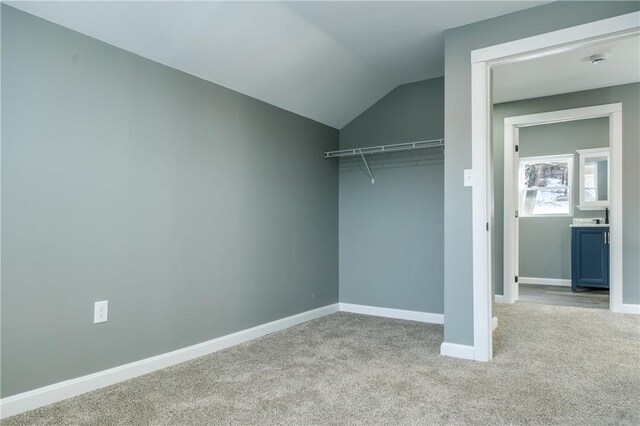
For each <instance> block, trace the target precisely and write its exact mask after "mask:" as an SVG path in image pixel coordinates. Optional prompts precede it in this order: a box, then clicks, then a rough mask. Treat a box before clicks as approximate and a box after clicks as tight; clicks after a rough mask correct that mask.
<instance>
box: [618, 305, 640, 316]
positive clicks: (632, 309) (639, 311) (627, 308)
mask: <svg viewBox="0 0 640 426" xmlns="http://www.w3.org/2000/svg"><path fill="white" fill-rule="evenodd" d="M620 312H621V313H623V314H636V315H640V305H632V304H630V303H623V304H622V305H620Z"/></svg>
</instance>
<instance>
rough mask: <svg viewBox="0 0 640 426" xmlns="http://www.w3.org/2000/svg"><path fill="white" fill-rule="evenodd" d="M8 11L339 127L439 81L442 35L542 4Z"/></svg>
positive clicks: (150, 5)
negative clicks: (415, 86)
mask: <svg viewBox="0 0 640 426" xmlns="http://www.w3.org/2000/svg"><path fill="white" fill-rule="evenodd" d="M7 3H8V4H9V5H11V6H13V7H16V8H18V9H21V10H23V11H25V12H28V13H31V14H33V15H36V16H39V17H41V18H44V19H46V20H49V21H52V22H54V23H57V24H60V25H62V26H65V27H67V28H70V29H72V30H75V31H78V32H80V33H83V34H86V35H88V36H91V37H94V38H96V39H99V40H102V41H104V42H106V43H109V44H112V45H114V46H117V47H120V48H122V49H125V50H128V51H130V52H133V53H135V54H138V55H140V56H143V57H146V58H149V59H152V60H154V61H157V62H159V63H161V64H164V65H168V66H170V67H173V68H176V69H179V70H182V71H184V72H187V73H189V74H192V75H195V76H198V77H200V78H203V79H205V80H209V81H212V82H214V83H217V84H220V85H222V86H225V87H228V88H230V89H233V90H236V91H238V92H241V93H244V94H246V95H249V96H252V97H255V98H258V99H260V100H263V101H265V102H268V103H270V104H273V105H276V106H278V107H281V108H283V109H286V110H288V111H292V112H294V113H297V114H300V115H303V116H306V117H309V118H311V119H313V120H316V121H319V122H321V123H324V124H328V125H330V126H332V127H335V128H342V127H343V126H344V125H345V124H347V123H349V122H350V121H351V120H352V119H354V118H355V117H357V116H358V115H359V114H360V113H362V112H363V111H364V110H366V109H367V108H368V107H369V106H371V105H372V104H373V103H375V102H376V101H377V100H378V99H380V98H381V97H382V96H384V95H385V94H386V93H388V92H389V91H391V90H392V89H394V88H395V87H397V86H398V85H401V84H404V83H409V82H413V81H418V80H423V79H427V78H432V77H438V76H441V75H443V74H444V36H443V31H444V30H445V29H448V28H454V27H457V26H461V25H465V24H469V23H472V22H476V21H481V20H485V19H489V18H492V17H495V16H499V15H504V14H507V13H511V12H515V11H518V10H522V9H526V8H529V7H533V6H537V5H539V4H542V3H546V2H544V1H469V2H458V1H455V2H452V1H447V2H445V1H440V2H395V1H394V2H392V1H387V2H235V1H234V2H230V1H229V2H149V1H146V2H145V1H142V2H140V1H139V2H132V1H126V2H106V1H104V2H102V1H97V2H95V1H85V2H38V1H35V2H7Z"/></svg>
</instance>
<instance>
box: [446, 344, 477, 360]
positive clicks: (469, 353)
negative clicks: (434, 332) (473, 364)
mask: <svg viewBox="0 0 640 426" xmlns="http://www.w3.org/2000/svg"><path fill="white" fill-rule="evenodd" d="M475 352H476V350H475V348H474V347H473V346H468V345H459V344H457V343H448V342H444V343H443V344H442V345H440V355H444V356H451V357H454V358H462V359H471V360H474V359H476V358H475Z"/></svg>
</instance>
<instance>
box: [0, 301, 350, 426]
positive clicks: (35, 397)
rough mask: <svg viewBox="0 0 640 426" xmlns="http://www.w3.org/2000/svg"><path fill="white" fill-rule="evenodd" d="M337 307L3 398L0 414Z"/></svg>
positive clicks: (74, 393) (335, 306) (108, 382)
mask: <svg viewBox="0 0 640 426" xmlns="http://www.w3.org/2000/svg"><path fill="white" fill-rule="evenodd" d="M338 310H339V304H338V303H335V304H333V305H328V306H324V307H322V308H318V309H313V310H311V311H307V312H302V313H300V314H297V315H292V316H290V317H286V318H282V319H279V320H276V321H272V322H269V323H266V324H262V325H259V326H256V327H252V328H249V329H246V330H242V331H238V332H237V333H233V334H228V335H226V336H222V337H218V338H216V339H213V340H209V341H207V342H203V343H198V344H196V345H192V346H188V347H186V348H182V349H178V350H175V351H172V352H167V353H165V354H162V355H157V356H154V357H151V358H146V359H142V360H140V361H135V362H132V363H130V364H125V365H121V366H119V367H114V368H110V369H108V370H104V371H99V372H97V373H93V374H89V375H86V376H82V377H78V378H75V379H71V380H65V381H64V382H59V383H55V384H52V385H49V386H44V387H42V388H38V389H34V390H31V391H28V392H23V393H20V394H17V395H12V396H9V397H6V398H2V399H1V400H0V418H6V417H9V416H13V415H15V414H20V413H23V412H25V411H28V410H33V409H35V408H38V407H42V406H44V405H49V404H53V403H54V402H58V401H62V400H63V399H67V398H72V397H74V396H77V395H80V394H83V393H85V392H89V391H92V390H96V389H99V388H102V387H105V386H110V385H113V384H115V383H118V382H122V381H124V380H129V379H132V378H134V377H138V376H141V375H143V374H147V373H151V372H153V371H156V370H160V369H162V368H166V367H169V366H172V365H175V364H179V363H181V362H185V361H189V360H191V359H194V358H199V357H201V356H204V355H208V354H211V353H213V352H217V351H219V350H222V349H226V348H228V347H231V346H234V345H238V344H240V343H244V342H248V341H250V340H253V339H257V338H258V337H262V336H266V335H267V334H271V333H274V332H276V331H280V330H284V329H286V328H289V327H292V326H294V325H298V324H302V323H303V322H306V321H310V320H312V319H316V318H320V317H323V316H325V315H329V314H332V313H335V312H338Z"/></svg>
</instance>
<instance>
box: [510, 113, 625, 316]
mask: <svg viewBox="0 0 640 426" xmlns="http://www.w3.org/2000/svg"><path fill="white" fill-rule="evenodd" d="M598 118H601V119H605V120H606V122H607V123H606V124H608V126H607V128H608V143H607V146H606V147H597V148H591V147H589V148H590V149H588V150H585V149H580V148H585V147H587V146H585V145H583V144H584V143H585V142H584V139H586V138H584V137H583V138H582V139H583V140H582V141H571V143H570V144H571V145H575V146H572V147H571V149H568V148H566V147H560V148H559V151H558V152H555V153H554V154H555V155H551V156H546V157H527V156H526V154H525V152H526V151H524V150H523V149H522V148H524V147H523V146H522V142H523V141H522V140H521V131H526V130H528V129H532V128H536V127H539V126H548V125H552V124H562V125H565V124H573V123H575V122H578V121H583V122H584V123H585V124H589V122H591V123H593V124H597V122H596V123H594V119H598ZM591 127H593V126H591ZM587 130H588V131H593V130H592V129H591V128H588V129H587ZM596 139H598V138H596ZM598 144H599V142H596V145H598ZM576 147H577V148H578V149H575V148H576ZM607 148H608V149H610V152H613V153H616V154H617V155H614V156H611V155H607V157H606V158H607V166H606V171H607V179H606V180H607V182H611V184H610V185H609V184H607V185H606V190H605V189H604V185H603V189H602V190H601V191H600V192H601V193H609V192H611V193H612V194H611V195H612V196H611V201H610V204H605V203H603V202H593V203H591V204H593V205H594V206H593V207H589V206H588V203H587V202H585V201H584V198H585V197H584V196H583V193H584V191H585V179H584V176H583V175H584V173H583V172H584V170H585V161H584V158H585V157H586V156H587V155H589V154H593V153H595V151H596V150H602V151H603V152H608V151H607ZM547 149H549V148H547ZM565 151H566V152H567V153H566V154H565ZM587 151H588V152H587ZM574 152H575V153H576V154H575V155H574ZM547 153H548V152H547ZM559 153H563V154H560V155H558V154H559ZM621 153H622V104H621V103H615V104H607V105H598V106H591V107H583V108H574V109H568V110H561V111H550V112H545V113H539V114H529V115H522V116H513V117H508V118H506V119H505V120H504V213H503V214H504V215H503V217H504V252H503V253H504V259H503V264H504V268H503V270H504V275H503V283H504V284H503V287H504V300H503V302H505V303H514V302H516V301H517V300H519V298H520V297H519V296H520V294H519V289H520V286H521V285H525V286H527V287H525V288H526V290H527V294H526V296H527V297H530V298H531V299H533V300H534V301H535V300H536V298H538V299H544V294H543V293H542V292H543V291H545V292H548V294H547V297H548V299H549V300H550V302H553V299H555V302H554V303H557V304H562V301H563V300H564V301H565V302H568V301H570V300H571V299H570V297H569V298H567V296H570V295H571V293H570V292H569V291H568V289H567V287H566V286H567V284H569V285H571V281H570V280H569V283H566V281H567V280H566V275H567V274H566V273H565V276H564V277H562V276H554V277H539V276H538V275H540V274H531V273H529V274H525V273H522V274H521V272H520V270H521V268H520V258H521V256H520V254H521V243H522V241H521V239H520V229H521V226H522V225H524V224H522V223H521V222H522V221H523V220H525V221H529V223H530V222H531V221H532V220H536V221H537V223H536V226H535V227H533V226H531V225H529V227H528V228H533V230H534V232H537V233H538V234H540V233H549V232H555V233H556V235H551V236H550V235H546V236H547V237H551V238H553V239H556V240H559V239H561V238H562V239H563V240H564V239H566V240H567V244H564V246H565V247H562V249H563V251H564V252H563V253H561V254H563V255H565V256H568V255H569V253H570V250H571V248H570V247H567V246H570V240H569V237H570V236H569V234H568V232H569V230H568V229H554V227H553V225H552V226H548V225H547V224H543V225H540V224H539V223H540V221H547V222H548V221H551V220H555V222H559V223H560V225H561V226H564V225H568V226H577V224H578V223H585V225H584V226H589V227H591V226H594V225H600V226H598V227H597V228H596V227H592V228H590V229H591V230H595V229H600V228H603V229H605V231H603V232H605V233H604V234H603V244H605V245H607V246H608V247H605V248H606V250H607V251H608V253H609V259H607V263H606V264H607V266H608V265H612V266H615V267H609V268H607V269H610V270H611V279H610V285H609V280H608V279H607V286H608V287H609V288H610V293H609V295H610V297H608V296H607V295H606V294H604V293H603V292H595V293H593V294H592V296H593V297H592V298H591V299H590V300H587V299H586V298H585V303H584V305H585V306H588V305H589V304H591V305H594V306H597V305H598V304H599V303H601V300H602V298H603V297H602V296H605V297H606V299H607V302H608V304H609V306H608V308H610V309H611V310H612V311H615V308H616V307H617V304H622V296H621V294H622V288H621V285H622V276H621V274H622V268H621V265H622V263H621V259H618V258H619V257H621V256H622V238H623V236H622V232H621V231H618V233H617V234H616V236H618V238H615V239H611V241H613V242H614V243H615V246H612V245H611V244H608V241H609V238H608V236H609V235H608V234H606V232H607V231H606V228H608V227H609V223H608V222H609V218H608V213H607V214H605V215H606V218H604V217H603V218H600V217H594V216H593V215H591V217H582V218H576V216H579V215H578V214H577V212H578V211H583V210H584V211H585V212H587V211H588V212H596V213H597V214H598V215H599V214H600V212H603V213H604V211H603V210H604V208H607V210H606V212H608V211H609V210H608V209H609V207H610V210H611V211H612V212H613V211H615V212H621V211H622V199H623V196H622V191H621V188H622V185H621V183H622V162H621ZM523 154H524V155H525V156H524V157H523V156H522V155H523ZM576 156H577V157H578V158H574V157H576ZM587 158H588V157H587ZM576 160H577V161H576ZM596 164H597V163H596ZM551 165H553V167H554V168H555V170H559V171H561V172H562V170H565V172H564V174H563V176H565V175H566V178H565V179H566V181H565V182H562V183H561V184H564V185H565V186H566V188H567V189H565V190H564V191H563V190H562V187H561V186H558V185H560V184H558V183H554V185H556V186H554V187H553V189H547V188H550V187H549V186H548V184H546V183H545V188H544V189H539V188H538V187H536V186H534V187H532V188H526V189H523V185H524V184H525V182H524V180H525V179H524V178H525V173H526V172H527V171H528V170H537V169H540V168H542V167H545V166H548V168H550V167H551ZM534 166H535V167H534ZM574 168H575V169H576V170H575V173H574ZM601 168H602V169H605V167H601ZM546 180H551V181H552V180H553V179H546ZM539 192H544V193H548V194H549V195H554V193H560V194H561V195H564V197H565V198H564V199H560V198H559V197H558V198H557V199H560V201H557V199H553V200H552V201H551V202H548V201H547V202H545V201H546V199H547V198H549V197H537V199H538V200H540V199H542V200H543V202H539V203H538V205H535V203H534V205H531V206H529V205H525V204H526V202H525V201H524V199H525V198H526V196H527V195H528V194H533V195H534V197H535V196H536V195H540V194H539ZM529 198H531V197H529ZM576 203H578V205H577V206H575V204H576ZM574 210H575V211H576V213H574ZM521 218H522V219H521ZM569 218H572V219H573V221H572V222H573V223H571V221H570V219H569ZM558 219H560V221H558ZM565 222H566V223H565ZM605 222H607V223H605ZM569 223H571V224H570V225H569ZM617 225H620V223H618V224H617ZM620 226H621V225H620ZM528 228H525V229H528ZM617 228H619V227H616V230H617ZM575 231H577V229H576V230H572V232H575ZM565 233H566V235H565ZM565 237H567V238H565ZM544 249H546V247H544V245H543V248H542V250H544ZM528 251H529V252H531V253H535V252H537V251H540V247H537V248H536V249H535V250H534V249H531V250H528ZM523 257H524V258H525V259H526V258H527V256H523ZM619 260H620V261H619ZM565 262H566V260H565ZM565 262H562V261H561V260H560V261H556V262H553V263H555V264H559V265H558V267H556V268H555V269H556V270H559V269H564V268H563V266H564V265H563V263H565ZM569 263H572V262H571V261H569ZM566 266H570V265H566ZM547 268H548V264H547ZM551 269H553V268H551ZM529 270H531V268H530V269H529ZM523 272H524V271H523ZM556 273H557V274H560V275H561V274H562V272H561V271H557V272H556ZM607 278H608V277H607ZM532 285H533V287H531V286H532ZM539 285H542V286H547V288H539V287H538V288H537V287H536V286H539ZM554 287H556V288H554ZM557 287H560V288H557ZM563 287H564V289H563ZM592 287H597V286H596V285H595V284H594V285H593V286H591V287H585V288H592ZM601 287H602V286H601ZM572 290H574V291H575V290H577V289H575V288H572ZM581 291H583V290H582V288H581ZM574 301H575V298H574ZM574 306H580V303H579V300H578V301H577V302H575V305H574Z"/></svg>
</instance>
